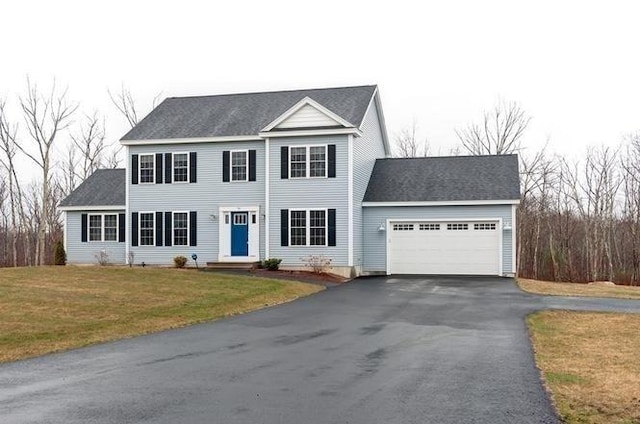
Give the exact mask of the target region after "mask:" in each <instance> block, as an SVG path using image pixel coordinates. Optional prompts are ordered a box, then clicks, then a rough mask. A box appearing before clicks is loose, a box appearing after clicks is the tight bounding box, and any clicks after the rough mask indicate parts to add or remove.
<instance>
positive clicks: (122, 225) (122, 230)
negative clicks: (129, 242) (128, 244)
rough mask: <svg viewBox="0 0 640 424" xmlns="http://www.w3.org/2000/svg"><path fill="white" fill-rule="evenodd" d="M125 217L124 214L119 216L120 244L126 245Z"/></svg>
mask: <svg viewBox="0 0 640 424" xmlns="http://www.w3.org/2000/svg"><path fill="white" fill-rule="evenodd" d="M125 230H126V228H125V215H124V214H123V213H119V214H118V242H119V243H124V238H125V235H126V233H125Z"/></svg>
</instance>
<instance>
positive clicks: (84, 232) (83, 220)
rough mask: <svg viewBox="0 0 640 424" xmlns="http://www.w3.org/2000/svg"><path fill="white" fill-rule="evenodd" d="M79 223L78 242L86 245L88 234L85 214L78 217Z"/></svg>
mask: <svg viewBox="0 0 640 424" xmlns="http://www.w3.org/2000/svg"><path fill="white" fill-rule="evenodd" d="M80 222H81V225H80V232H81V233H82V234H80V240H81V241H82V242H83V243H86V242H87V232H88V231H87V214H86V213H83V214H82V215H81V216H80Z"/></svg>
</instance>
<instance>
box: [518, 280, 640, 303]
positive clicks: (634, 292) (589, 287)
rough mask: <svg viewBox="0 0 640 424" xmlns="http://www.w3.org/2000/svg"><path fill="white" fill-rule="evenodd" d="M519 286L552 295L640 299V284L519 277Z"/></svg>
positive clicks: (537, 292)
mask: <svg viewBox="0 0 640 424" xmlns="http://www.w3.org/2000/svg"><path fill="white" fill-rule="evenodd" d="M518 286H520V288H521V289H522V290H524V291H526V292H528V293H533V294H543V295H552V296H588V297H615V298H620V299H640V286H610V285H604V284H579V283H558V282H553V281H538V280H529V279H526V278H518Z"/></svg>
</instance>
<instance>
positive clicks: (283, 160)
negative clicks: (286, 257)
mask: <svg viewBox="0 0 640 424" xmlns="http://www.w3.org/2000/svg"><path fill="white" fill-rule="evenodd" d="M280 178H281V179H283V180H286V179H287V178H289V148H288V147H287V146H282V147H280ZM284 246H286V244H285V245H284Z"/></svg>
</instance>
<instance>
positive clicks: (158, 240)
mask: <svg viewBox="0 0 640 424" xmlns="http://www.w3.org/2000/svg"><path fill="white" fill-rule="evenodd" d="M156 246H162V212H156Z"/></svg>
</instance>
